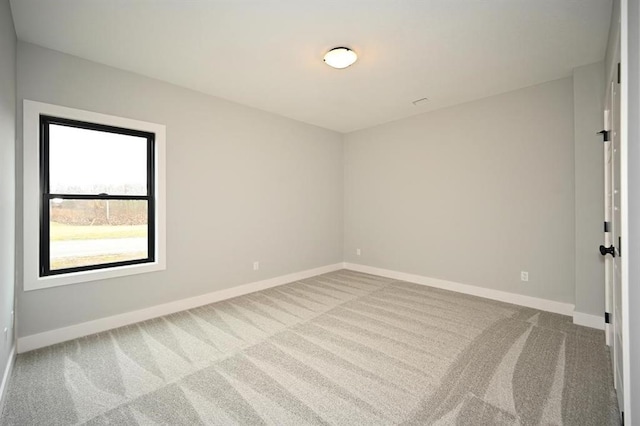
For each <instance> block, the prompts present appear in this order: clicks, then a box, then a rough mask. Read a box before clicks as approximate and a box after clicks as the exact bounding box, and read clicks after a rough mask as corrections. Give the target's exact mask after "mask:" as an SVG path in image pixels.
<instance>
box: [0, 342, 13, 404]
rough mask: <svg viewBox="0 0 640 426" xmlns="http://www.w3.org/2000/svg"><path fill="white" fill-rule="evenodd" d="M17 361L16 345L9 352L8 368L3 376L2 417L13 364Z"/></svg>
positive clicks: (0, 402)
mask: <svg viewBox="0 0 640 426" xmlns="http://www.w3.org/2000/svg"><path fill="white" fill-rule="evenodd" d="M15 360H16V346H15V345H14V346H13V347H12V348H11V351H10V352H9V358H8V359H7V366H6V368H5V369H4V374H3V375H2V383H0V415H2V409H3V408H4V401H5V396H6V395H5V393H6V391H7V386H8V385H9V378H11V371H13V363H14V362H15Z"/></svg>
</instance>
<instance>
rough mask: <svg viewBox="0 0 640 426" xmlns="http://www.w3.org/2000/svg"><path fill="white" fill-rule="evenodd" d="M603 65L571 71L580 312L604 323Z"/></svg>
mask: <svg viewBox="0 0 640 426" xmlns="http://www.w3.org/2000/svg"><path fill="white" fill-rule="evenodd" d="M604 89H605V69H604V63H603V62H599V63H597V64H592V65H587V66H584V67H580V68H576V69H575V70H574V71H573V105H574V107H573V108H574V112H573V114H574V120H573V123H574V137H575V145H574V158H575V185H576V187H575V194H576V206H575V220H576V224H575V226H576V231H575V235H576V288H575V292H576V299H575V305H576V311H578V312H582V313H586V314H591V315H598V316H600V317H602V316H603V315H604V314H603V312H604V309H605V285H604V258H603V257H602V256H601V255H600V252H599V251H598V247H599V246H600V244H602V243H603V241H604V236H603V222H604V163H603V161H604V160H603V155H604V154H603V145H602V136H601V135H598V134H597V132H599V131H600V130H602V129H603V126H604V117H603V110H604Z"/></svg>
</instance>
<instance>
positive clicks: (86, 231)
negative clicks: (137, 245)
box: [51, 222, 147, 241]
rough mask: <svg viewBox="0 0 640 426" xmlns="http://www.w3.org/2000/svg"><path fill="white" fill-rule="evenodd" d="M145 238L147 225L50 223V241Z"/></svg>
mask: <svg viewBox="0 0 640 426" xmlns="http://www.w3.org/2000/svg"><path fill="white" fill-rule="evenodd" d="M146 236H147V225H131V226H130V225H121V226H109V225H97V226H89V225H87V226H82V225H64V224H62V223H57V222H51V241H68V240H103V239H110V238H136V237H146Z"/></svg>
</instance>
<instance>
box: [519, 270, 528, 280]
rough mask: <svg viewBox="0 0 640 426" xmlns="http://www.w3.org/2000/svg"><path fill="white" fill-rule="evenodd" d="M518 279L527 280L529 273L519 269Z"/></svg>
mask: <svg viewBox="0 0 640 426" xmlns="http://www.w3.org/2000/svg"><path fill="white" fill-rule="evenodd" d="M520 281H525V282H527V281H529V273H528V272H527V271H520Z"/></svg>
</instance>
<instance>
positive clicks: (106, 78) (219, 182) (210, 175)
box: [18, 42, 343, 337]
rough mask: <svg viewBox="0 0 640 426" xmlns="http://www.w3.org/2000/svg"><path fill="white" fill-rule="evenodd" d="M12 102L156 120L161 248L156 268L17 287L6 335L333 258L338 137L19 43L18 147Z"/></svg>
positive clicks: (337, 231) (339, 180) (338, 214)
mask: <svg viewBox="0 0 640 426" xmlns="http://www.w3.org/2000/svg"><path fill="white" fill-rule="evenodd" d="M23 99H30V100H35V101H41V102H47V103H53V104H58V105H63V106H68V107H72V108H80V109H85V110H90V111H97V112H101V113H106V114H112V115H117V116H122V117H128V118H133V119H139V120H144V121H151V122H156V123H160V124H165V125H166V126H167V246H168V248H167V270H166V271H164V272H158V273H151V274H142V275H135V276H130V277H125V278H118V279H109V280H104V281H94V282H89V283H84V284H76V285H69V286H62V287H56V288H51V289H46V290H36V291H30V292H23V291H19V295H18V306H19V311H18V315H19V322H18V336H20V337H22V336H27V335H31V334H34V333H39V332H42V331H46V330H51V329H56V328H59V327H64V326H67V325H71V324H76V323H80V322H84V321H89V320H93V319H97V318H102V317H106V316H110V315H114V314H118V313H123V312H128V311H132V310H136V309H141V308H145V307H149V306H154V305H157V304H161V303H166V302H170V301H174V300H178V299H182V298H186V297H191V296H196V295H200V294H204V293H208V292H212V291H215V290H220V289H224V288H229V287H233V286H237V285H240V284H243V283H248V282H253V281H257V280H261V279H266V278H270V277H275V276H280V275H284V274H287V273H292V272H297V271H302V270H306V269H310V268H315V267H319V266H324V265H328V264H333V263H337V262H341V261H342V242H343V222H342V220H343V214H342V212H343V204H342V203H343V172H342V170H343V163H342V161H343V151H342V137H341V135H340V134H338V133H335V132H332V131H328V130H324V129H321V128H318V127H314V126H311V125H307V124H303V123H300V122H296V121H293V120H290V119H286V118H282V117H279V116H276V115H273V114H269V113H266V112H263V111H259V110H256V109H251V108H248V107H245V106H242V105H238V104H234V103H231V102H227V101H224V100H221V99H217V98H213V97H210V96H206V95H202V94H199V93H197V92H193V91H189V90H186V89H183V88H179V87H177V86H173V85H170V84H166V83H162V82H159V81H156V80H152V79H149V78H146V77H142V76H139V75H136V74H132V73H129V72H125V71H121V70H117V69H114V68H110V67H107V66H103V65H100V64H97V63H93V62H89V61H86V60H82V59H79V58H76V57H72V56H68V55H65V54H61V53H58V52H55V51H52V50H48V49H44V48H41V47H37V46H35V45H31V44H26V43H22V42H20V43H18V101H19V105H20V107H19V108H18V126H19V127H18V152H21V140H20V139H21V132H22V119H21V115H22V106H21V105H22V100H23ZM21 164H22V159H21V158H19V159H18V169H19V172H18V180H19V184H20V179H21V177H20V176H21ZM19 187H20V186H19ZM18 196H19V197H20V198H21V193H20V191H19V192H18ZM18 203H19V204H18V205H21V201H20V200H19V201H18ZM18 222H19V223H18V226H19V228H18V229H22V228H21V226H22V224H21V218H20V214H19V215H18ZM20 234H21V233H20ZM20 234H19V236H18V250H19V251H18V259H19V260H20V256H21V254H20V253H21V250H22V246H21V241H20V240H21V235H20ZM255 260H258V261H260V270H259V271H253V270H252V263H253V261H255Z"/></svg>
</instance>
